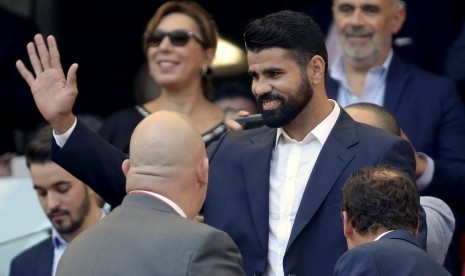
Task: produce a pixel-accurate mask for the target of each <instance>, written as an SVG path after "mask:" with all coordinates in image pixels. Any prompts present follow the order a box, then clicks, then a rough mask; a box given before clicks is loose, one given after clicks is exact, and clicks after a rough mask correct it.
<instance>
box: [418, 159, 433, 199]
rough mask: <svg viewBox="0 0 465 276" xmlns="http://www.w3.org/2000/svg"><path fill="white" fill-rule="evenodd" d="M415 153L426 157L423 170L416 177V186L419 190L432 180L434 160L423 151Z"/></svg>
mask: <svg viewBox="0 0 465 276" xmlns="http://www.w3.org/2000/svg"><path fill="white" fill-rule="evenodd" d="M417 154H418V155H419V156H421V157H423V158H425V159H426V168H425V171H424V172H423V173H422V174H421V176H420V177H418V178H417V187H418V190H419V191H421V190H423V189H425V188H426V187H427V186H428V185H429V184H430V183H431V180H433V174H434V161H433V159H431V158H430V157H429V156H428V155H426V154H424V153H423V152H417Z"/></svg>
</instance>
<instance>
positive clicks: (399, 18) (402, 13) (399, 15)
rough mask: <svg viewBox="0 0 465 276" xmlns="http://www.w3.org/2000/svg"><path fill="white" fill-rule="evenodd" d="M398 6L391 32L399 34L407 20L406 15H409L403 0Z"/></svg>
mask: <svg viewBox="0 0 465 276" xmlns="http://www.w3.org/2000/svg"><path fill="white" fill-rule="evenodd" d="M397 5H398V6H397V7H396V11H395V12H394V18H393V24H392V29H391V32H392V34H393V35H394V34H397V33H398V32H399V31H400V29H401V28H402V26H403V25H404V22H405V17H406V16H407V10H406V9H405V3H404V2H403V1H399V3H398V4H397Z"/></svg>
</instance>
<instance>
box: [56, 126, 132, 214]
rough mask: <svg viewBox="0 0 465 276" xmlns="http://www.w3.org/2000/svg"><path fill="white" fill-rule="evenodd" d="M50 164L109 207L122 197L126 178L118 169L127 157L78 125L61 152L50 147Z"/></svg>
mask: <svg viewBox="0 0 465 276" xmlns="http://www.w3.org/2000/svg"><path fill="white" fill-rule="evenodd" d="M51 155H52V156H51V157H52V160H53V161H54V162H56V163H57V164H58V165H60V166H61V167H63V168H64V169H65V170H67V171H68V172H70V173H71V174H73V175H74V176H75V177H77V178H78V179H80V180H81V181H82V182H84V183H85V184H86V185H88V186H89V187H90V188H92V190H94V191H95V192H96V193H97V194H99V195H100V196H101V197H102V198H103V199H104V200H105V202H107V203H108V204H110V205H111V206H112V207H115V206H118V205H120V204H121V202H122V200H123V198H124V196H125V195H126V184H125V183H126V177H125V176H124V173H123V171H122V169H121V165H122V163H123V161H124V159H126V158H127V156H126V155H125V154H124V153H123V152H121V151H120V150H118V149H117V148H115V147H114V146H112V145H111V144H110V143H108V142H106V141H105V140H103V139H102V138H101V137H100V136H99V135H98V134H97V133H95V132H94V131H92V130H91V129H89V128H88V127H87V126H85V125H84V124H83V123H82V122H80V121H79V119H78V122H77V125H76V128H75V129H74V131H73V133H72V134H71V136H70V137H69V139H68V141H67V142H66V144H65V145H64V147H63V148H60V147H59V146H58V145H56V144H55V143H54V145H53V148H52V154H51Z"/></svg>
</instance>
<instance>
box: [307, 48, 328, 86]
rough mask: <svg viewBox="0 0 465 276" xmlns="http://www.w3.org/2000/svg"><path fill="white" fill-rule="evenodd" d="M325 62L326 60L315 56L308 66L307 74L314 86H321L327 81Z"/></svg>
mask: <svg viewBox="0 0 465 276" xmlns="http://www.w3.org/2000/svg"><path fill="white" fill-rule="evenodd" d="M325 67H326V64H325V61H324V59H323V58H322V57H321V56H319V55H315V56H313V57H312V58H311V59H310V61H309V62H308V65H307V74H308V79H309V80H310V82H311V83H312V85H313V86H315V85H317V84H320V83H322V82H323V81H324V79H325Z"/></svg>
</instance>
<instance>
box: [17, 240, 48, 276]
mask: <svg viewBox="0 0 465 276" xmlns="http://www.w3.org/2000/svg"><path fill="white" fill-rule="evenodd" d="M53 250H54V248H53V244H52V238H51V237H50V238H47V239H45V240H43V241H41V242H40V243H38V244H36V245H34V246H33V247H31V248H28V249H26V250H25V251H23V252H21V253H20V254H19V255H18V256H16V257H15V258H14V259H13V260H12V261H11V265H10V276H50V275H52V266H53Z"/></svg>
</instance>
